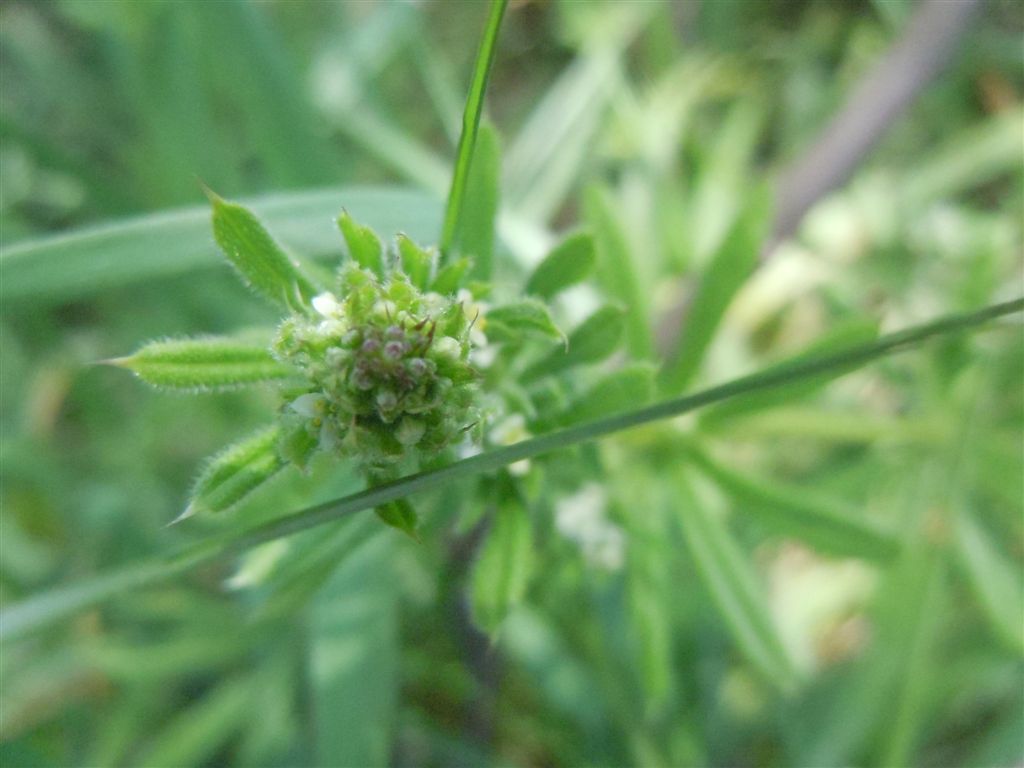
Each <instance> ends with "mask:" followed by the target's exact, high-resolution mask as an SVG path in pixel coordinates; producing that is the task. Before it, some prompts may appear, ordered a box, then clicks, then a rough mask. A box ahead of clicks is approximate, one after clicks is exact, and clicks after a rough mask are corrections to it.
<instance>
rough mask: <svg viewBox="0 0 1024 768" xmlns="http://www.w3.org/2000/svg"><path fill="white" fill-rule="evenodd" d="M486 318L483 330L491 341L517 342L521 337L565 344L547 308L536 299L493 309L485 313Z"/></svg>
mask: <svg viewBox="0 0 1024 768" xmlns="http://www.w3.org/2000/svg"><path fill="white" fill-rule="evenodd" d="M486 318H487V324H486V326H485V328H484V330H485V332H486V333H487V336H488V338H490V339H492V340H493V341H498V342H509V341H519V340H520V339H521V338H522V337H523V336H540V337H543V338H548V339H558V340H559V341H561V342H562V343H563V344H564V343H567V339H566V337H565V334H564V333H562V331H561V330H559V328H558V326H557V325H555V322H554V320H552V319H551V315H550V313H549V312H548V308H547V307H546V306H544V305H543V304H542V303H540V302H539V301H537V300H536V299H525V300H523V301H520V302H517V303H515V304H505V305H503V306H500V307H495V308H494V309H491V310H489V311H488V312H487V315H486Z"/></svg>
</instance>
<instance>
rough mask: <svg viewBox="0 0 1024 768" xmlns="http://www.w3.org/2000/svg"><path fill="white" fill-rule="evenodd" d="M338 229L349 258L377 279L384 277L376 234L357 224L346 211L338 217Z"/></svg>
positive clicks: (380, 251)
mask: <svg viewBox="0 0 1024 768" xmlns="http://www.w3.org/2000/svg"><path fill="white" fill-rule="evenodd" d="M338 229H340V230H341V235H342V237H344V238H345V245H347V246H348V255H349V257H350V258H351V259H352V260H353V261H354V262H356V264H358V265H359V266H361V267H363V268H365V269H368V270H370V271H371V272H373V273H374V274H375V275H377V277H381V278H382V277H384V249H383V246H382V245H381V242H380V238H378V237H377V233H376V232H374V231H373V230H372V229H370V228H369V227H364V226H363V225H362V224H358V223H357V222H356V221H355V219H353V218H352V217H351V216H350V215H349V212H348V211H346V210H342V212H341V214H340V215H339V216H338Z"/></svg>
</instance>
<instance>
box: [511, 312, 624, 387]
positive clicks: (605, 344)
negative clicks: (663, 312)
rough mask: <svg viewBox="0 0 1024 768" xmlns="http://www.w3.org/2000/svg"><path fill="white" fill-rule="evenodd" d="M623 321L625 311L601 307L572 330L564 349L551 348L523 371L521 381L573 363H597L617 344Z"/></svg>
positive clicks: (620, 337)
mask: <svg viewBox="0 0 1024 768" xmlns="http://www.w3.org/2000/svg"><path fill="white" fill-rule="evenodd" d="M624 321H625V311H624V310H623V309H622V308H621V307H617V306H614V305H606V306H604V307H601V308H600V309H598V310H597V311H596V312H594V313H593V314H592V315H590V316H589V317H588V318H587V319H586V320H584V321H583V322H582V323H580V324H579V325H578V326H576V328H574V329H573V330H572V332H571V333H570V334H569V341H568V349H564V348H557V347H556V348H555V349H552V350H551V351H550V352H549V353H548V354H547V355H545V356H544V357H542V358H541V359H540V360H538V361H537V362H536V363H534V364H533V365H531V366H530V367H529V368H527V369H526V370H525V371H524V372H523V381H531V380H533V379H536V378H538V377H540V376H543V375H548V374H552V373H558V372H560V371H564V370H567V369H569V368H573V367H575V366H577V365H585V364H587V363H599V362H601V361H602V360H604V359H605V358H607V357H608V356H609V355H611V354H612V353H613V352H614V351H615V349H616V348H617V347H618V346H619V341H620V340H621V339H622V329H623V327H624Z"/></svg>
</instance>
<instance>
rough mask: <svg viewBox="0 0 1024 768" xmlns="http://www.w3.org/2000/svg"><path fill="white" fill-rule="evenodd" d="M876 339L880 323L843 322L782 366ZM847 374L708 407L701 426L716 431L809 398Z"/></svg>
mask: <svg viewBox="0 0 1024 768" xmlns="http://www.w3.org/2000/svg"><path fill="white" fill-rule="evenodd" d="M876 338H878V323H877V321H874V320H865V319H862V318H857V319H854V320H852V321H850V322H846V323H842V324H840V325H839V326H838V327H836V328H834V329H832V330H830V331H828V332H827V333H826V334H825V335H824V336H823V337H822V338H820V339H818V340H816V341H815V342H814V343H813V344H811V345H810V346H808V347H807V348H806V349H805V350H803V351H802V352H800V354H798V355H794V356H793V357H791V358H788V359H787V360H785V361H783V362H782V363H781V364H789V363H794V362H798V361H800V360H809V359H811V358H814V357H819V356H821V355H825V354H830V353H832V352H835V351H836V350H839V349H847V348H849V347H852V346H856V345H858V344H866V343H868V342H869V341H872V340H874V339H876ZM847 372H848V371H846V370H841V369H835V370H832V371H829V372H828V373H825V374H822V375H821V376H815V377H814V378H809V379H802V380H801V381H798V382H794V383H793V385H792V386H789V387H780V388H778V389H773V390H771V391H767V392H755V393H752V394H750V395H747V396H745V397H737V398H735V399H734V400H731V401H729V402H728V403H722V404H720V405H716V406H715V407H714V408H709V409H708V410H707V411H705V412H704V413H703V414H701V418H700V425H701V427H703V428H706V429H715V428H717V427H719V426H721V425H723V424H724V423H726V422H728V421H730V420H732V419H735V418H742V417H743V416H748V415H753V414H759V413H762V412H763V411H766V410H768V409H769V408H774V407H776V406H778V405H783V404H785V403H789V402H792V401H794V400H803V399H806V398H807V397H808V396H810V395H812V394H814V393H815V392H817V391H819V390H820V389H822V388H823V387H824V386H825V385H826V384H828V383H829V382H830V381H832V380H833V379H835V378H837V377H839V376H842V375H843V374H844V373H847Z"/></svg>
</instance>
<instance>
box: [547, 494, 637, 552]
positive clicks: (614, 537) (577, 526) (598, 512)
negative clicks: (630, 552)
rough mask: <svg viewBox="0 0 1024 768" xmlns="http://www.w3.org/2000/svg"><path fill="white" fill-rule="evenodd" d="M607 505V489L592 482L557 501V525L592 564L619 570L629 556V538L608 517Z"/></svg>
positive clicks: (559, 530)
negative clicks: (627, 540)
mask: <svg viewBox="0 0 1024 768" xmlns="http://www.w3.org/2000/svg"><path fill="white" fill-rule="evenodd" d="M607 505H608V498H607V495H606V494H605V491H604V489H603V488H602V487H601V486H600V485H598V484H597V483H589V484H587V485H585V486H583V487H582V488H581V489H580V490H579V491H577V492H576V493H574V494H573V495H572V496H567V497H565V498H563V499H561V500H559V501H558V503H556V504H555V528H556V529H557V530H558V532H559V533H560V534H562V535H563V536H565V538H567V539H569V540H570V541H573V542H575V543H576V544H577V545H578V546H579V548H580V551H581V552H582V553H583V557H584V558H585V559H586V561H587V562H588V563H590V564H591V565H592V566H594V567H596V568H600V569H602V570H606V571H617V570H620V569H621V568H622V566H623V563H624V562H625V559H626V555H625V551H626V538H625V536H624V535H623V533H622V529H621V528H619V527H618V526H617V525H615V524H614V523H612V522H611V521H609V520H608V519H607V518H606V517H605V510H606V508H607Z"/></svg>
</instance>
